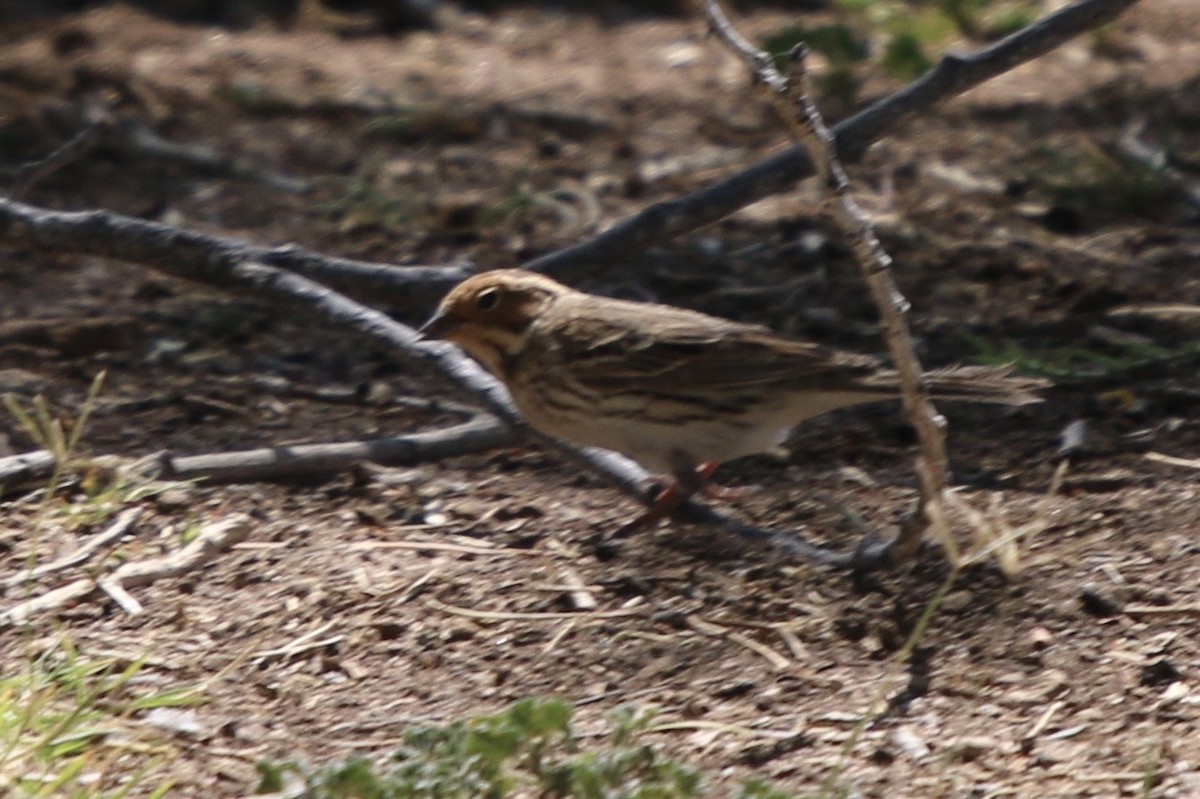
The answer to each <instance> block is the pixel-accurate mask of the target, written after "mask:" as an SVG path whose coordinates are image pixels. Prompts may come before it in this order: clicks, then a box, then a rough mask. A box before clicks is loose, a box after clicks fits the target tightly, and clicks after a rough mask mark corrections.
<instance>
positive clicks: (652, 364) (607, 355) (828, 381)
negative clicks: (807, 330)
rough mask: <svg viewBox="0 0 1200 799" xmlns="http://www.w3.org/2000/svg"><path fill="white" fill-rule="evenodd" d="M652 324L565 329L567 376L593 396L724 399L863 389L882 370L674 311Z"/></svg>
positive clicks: (860, 358)
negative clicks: (707, 394)
mask: <svg viewBox="0 0 1200 799" xmlns="http://www.w3.org/2000/svg"><path fill="white" fill-rule="evenodd" d="M653 317H654V318H653V320H652V321H650V322H647V323H641V321H640V320H629V319H616V320H614V319H612V318H610V317H598V316H591V315H584V316H580V317H578V318H575V319H572V320H569V321H567V322H565V323H562V327H561V328H560V330H559V332H560V333H561V334H562V335H560V336H557V337H556V339H557V341H558V342H559V346H560V348H561V354H562V356H563V358H564V360H565V362H566V363H567V364H569V367H568V368H569V370H570V373H571V376H572V377H573V378H574V379H575V380H576V381H578V383H579V384H580V385H581V387H584V388H589V389H593V390H596V391H612V390H620V389H623V388H628V389H633V390H639V391H649V392H661V393H666V394H673V393H678V392H680V391H685V392H686V391H692V390H701V391H703V390H708V389H712V390H717V389H719V390H721V391H722V392H728V391H737V390H740V389H750V388H761V387H764V386H766V387H769V386H774V385H778V386H804V387H811V388H814V389H821V388H828V389H830V390H842V391H844V390H847V389H854V388H863V389H866V390H867V391H870V390H871V388H870V387H869V386H865V385H863V384H862V383H860V382H859V381H861V380H863V379H864V378H866V377H868V376H869V375H871V374H873V373H874V372H875V371H876V370H878V369H879V364H878V362H877V361H875V360H874V359H873V358H870V357H868V356H864V355H854V354H850V353H842V352H837V351H835V350H830V349H827V348H825V347H821V346H819V345H817V344H812V343H809V342H805V341H798V340H795V339H790V338H785V337H782V336H778V335H775V334H773V333H772V332H771V331H769V330H768V329H767V328H764V327H758V326H754V325H743V324H739V323H737V322H730V321H727V320H723V319H717V318H715V317H709V316H705V315H703V314H698V313H694V312H691V311H685V310H682V309H677V308H665V307H660V308H659V309H657V310H656V312H655V314H654V315H653Z"/></svg>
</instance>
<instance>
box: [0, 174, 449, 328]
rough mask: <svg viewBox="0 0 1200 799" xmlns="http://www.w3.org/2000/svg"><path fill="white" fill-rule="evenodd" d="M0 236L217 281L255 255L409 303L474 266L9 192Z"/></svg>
mask: <svg viewBox="0 0 1200 799" xmlns="http://www.w3.org/2000/svg"><path fill="white" fill-rule="evenodd" d="M0 243H3V244H6V245H9V246H17V247H22V248H27V249H30V250H34V251H41V252H49V253H55V254H59V255H72V254H78V255H92V256H100V257H103V258H116V259H118V260H122V261H129V262H131V263H136V264H141V265H143V266H149V267H153V268H154V269H157V270H158V271H160V272H165V273H166V274H169V275H174V276H176V277H182V278H186V279H188V280H195V281H199V282H201V283H211V284H215V285H218V286H228V285H232V284H235V283H237V282H239V281H237V280H236V279H235V278H234V277H233V271H232V270H233V267H234V266H236V265H238V264H242V263H246V262H249V261H254V262H257V263H261V264H264V265H267V266H272V267H278V268H280V269H287V270H289V271H292V272H295V273H297V274H301V275H306V276H308V277H310V278H312V279H314V280H322V281H325V282H327V283H330V284H331V285H339V286H350V287H352V288H353V289H354V290H357V291H360V292H363V291H367V292H370V293H371V295H372V297H373V298H374V299H376V300H378V301H381V302H388V301H394V302H396V304H398V305H404V306H419V305H428V304H430V303H433V302H435V301H436V300H437V299H439V298H440V297H441V295H442V294H444V293H445V292H446V291H448V290H449V288H450V287H451V286H453V285H454V284H456V283H458V282H459V281H461V280H463V279H464V278H466V277H467V276H468V275H469V274H470V273H471V270H470V269H469V268H468V267H465V266H392V265H389V264H377V263H370V262H366V261H354V260H350V259H348V258H334V257H330V256H328V255H322V254H320V253H316V252H313V251H312V250H308V249H305V248H304V247H300V246H298V245H295V244H287V245H283V246H279V247H263V246H260V245H257V244H251V243H250V242H247V241H243V240H241V239H234V238H227V237H224V236H216V235H213V234H210V233H201V232H199V231H196V230H185V229H183V228H178V227H172V226H171V225H164V224H161V223H158V222H150V221H148V220H145V219H136V218H134V217H129V216H122V215H121V214H114V213H111V212H109V211H51V210H48V209H44V208H37V207H35V206H32V205H26V204H25V203H20V202H17V201H15V200H11V199H7V198H4V197H0Z"/></svg>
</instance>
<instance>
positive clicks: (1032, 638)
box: [1029, 627, 1054, 649]
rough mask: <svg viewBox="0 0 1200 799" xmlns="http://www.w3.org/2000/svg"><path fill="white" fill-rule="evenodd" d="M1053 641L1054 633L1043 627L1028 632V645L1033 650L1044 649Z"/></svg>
mask: <svg viewBox="0 0 1200 799" xmlns="http://www.w3.org/2000/svg"><path fill="white" fill-rule="evenodd" d="M1053 640H1054V633H1052V632H1050V631H1049V630H1047V629H1046V628H1045V627H1034V628H1033V629H1032V630H1030V631H1029V643H1031V644H1033V647H1034V649H1045V648H1046V647H1047V646H1049V645H1050V643H1051V642H1052V641H1053Z"/></svg>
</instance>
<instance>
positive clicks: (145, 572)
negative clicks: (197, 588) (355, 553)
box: [0, 514, 251, 628]
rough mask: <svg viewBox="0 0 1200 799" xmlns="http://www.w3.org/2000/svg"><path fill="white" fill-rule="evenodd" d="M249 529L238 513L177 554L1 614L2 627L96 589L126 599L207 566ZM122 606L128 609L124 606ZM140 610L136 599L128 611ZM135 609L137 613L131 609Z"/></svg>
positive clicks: (85, 580)
mask: <svg viewBox="0 0 1200 799" xmlns="http://www.w3.org/2000/svg"><path fill="white" fill-rule="evenodd" d="M250 529H251V525H250V517H249V516H247V515H246V514H235V515H233V516H230V517H228V518H226V519H222V520H221V521H219V522H214V523H213V524H210V525H208V526H207V527H205V528H204V529H203V530H201V531H200V533H199V535H197V536H196V538H195V540H194V541H192V542H191V543H190V544H188V545H187V546H185V547H183V548H182V549H180V550H179V551H177V552H172V553H171V554H169V555H163V556H161V557H157V558H148V559H147V560H141V561H132V562H130V563H126V564H124V565H122V566H119V567H118V568H117V569H115V570H113V572H112V573H110V574H107V575H105V576H104V577H101V578H99V579H96V578H92V577H82V578H80V579H78V580H75V581H74V582H71V583H67V584H66V585H64V586H61V587H60V588H55V589H53V590H51V591H47V592H46V593H44V594H41V595H39V596H36V597H33V598H32V599H28V600H26V601H24V602H20V603H18V604H16V605H13V606H12V607H10V608H8V609H7V610H4V611H0V628H4V627H8V626H10V625H15V624H24V623H26V622H27V621H29V620H30V619H31V618H32V617H33V616H35V615H38V614H40V613H47V612H49V611H53V610H58V609H60V608H63V607H65V606H67V605H69V604H71V603H73V602H78V601H79V600H82V599H85V598H86V597H88V596H89V595H91V594H92V593H93V592H95V591H97V590H104V591H105V592H106V593H108V594H109V596H115V597H121V598H122V599H123V598H124V597H126V596H127V593H126V589H128V588H132V587H135V586H139V585H147V584H149V583H152V582H154V581H156V580H159V579H162V578H164V577H174V576H176V575H179V574H184V573H186V572H188V571H191V570H192V569H195V568H197V567H199V566H202V565H204V564H205V563H207V562H208V561H210V560H212V559H213V558H214V557H216V556H217V555H218V554H220V553H221V552H224V551H225V550H227V549H229V548H230V547H231V546H233V545H234V544H236V543H237V542H238V541H241V540H242V539H243V538H245V537H246V536H247V535H248V534H249V532H250ZM126 601H128V600H126ZM122 606H123V607H126V605H124V604H123V605H122ZM140 607H141V606H140V604H139V603H137V601H136V600H134V601H133V602H132V603H130V604H129V605H128V607H127V609H130V611H131V612H138V610H140ZM133 608H137V609H138V610H132V609H133Z"/></svg>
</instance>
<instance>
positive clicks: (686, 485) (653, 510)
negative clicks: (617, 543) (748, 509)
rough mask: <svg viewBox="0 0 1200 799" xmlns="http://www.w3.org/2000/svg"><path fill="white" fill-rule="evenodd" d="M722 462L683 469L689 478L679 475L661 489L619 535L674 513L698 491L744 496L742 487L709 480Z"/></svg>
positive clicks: (715, 496) (716, 495)
mask: <svg viewBox="0 0 1200 799" xmlns="http://www.w3.org/2000/svg"><path fill="white" fill-rule="evenodd" d="M719 465H720V463H719V462H717V461H705V462H704V463H702V464H700V465H699V466H696V467H695V468H689V469H688V470H687V471H685V472H683V473H684V474H686V475H687V479H686V480H681V479H678V478H676V479H674V480H672V481H671V483H670V484H669V485H668V486H667V487H666V488H664V489H662V490H661V491H659V492H658V495H657V496H656V497H655V498H654V502H652V503H651V504H650V507H649V508H647V509H646V512H645V513H643V514H642V515H640V516H638V517H637V518H636V519H634V520H633V521H631V522H629V523H628V524H625V525H624V526H622V527H621V529H620V530H618V531H617V534H618V535H625V534H628V533H632V532H634V531H635V530H641V529H644V528H646V527H649V526H650V525H652V524H655V523H656V522H659V521H662V520H663V519H665V518H667V517H668V516H670V515H671V514H672V513H674V512H675V510H676V509H677V508H678V507H679V506H680V505H682V504H683V503H685V502H687V501H688V500H689V499H691V497H692V495H693V494H695V493H696V492H697V491H702V492H703V493H704V495H705V496H707V497H712V498H713V499H732V498H733V497H736V496H740V495H741V493H742V492H741V491H739V490H738V489H735V488H722V487H721V486H716V485H712V484H711V483H709V482H708V481H709V479H710V478H711V477H712V475H713V472H715V471H716V470H717V467H718V466H719Z"/></svg>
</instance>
